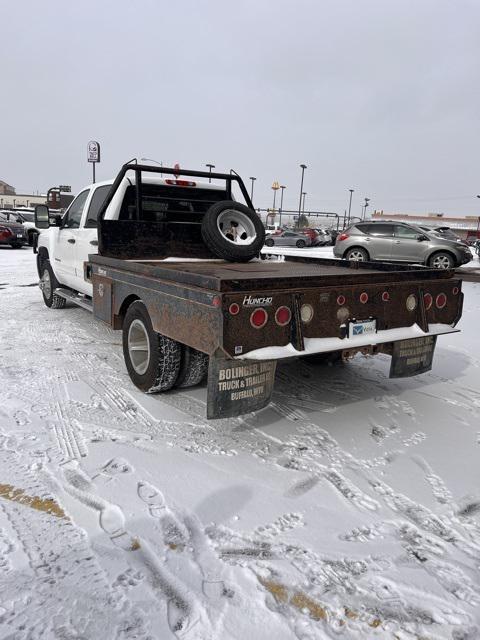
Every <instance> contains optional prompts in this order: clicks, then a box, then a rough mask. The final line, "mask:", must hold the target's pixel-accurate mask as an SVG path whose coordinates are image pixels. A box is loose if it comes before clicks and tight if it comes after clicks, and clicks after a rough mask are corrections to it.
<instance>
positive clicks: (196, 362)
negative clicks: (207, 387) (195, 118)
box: [175, 345, 208, 389]
mask: <svg viewBox="0 0 480 640" xmlns="http://www.w3.org/2000/svg"><path fill="white" fill-rule="evenodd" d="M207 373H208V356H207V354H206V353H202V352H201V351H197V349H192V348H191V347H187V346H186V345H185V346H184V347H183V353H182V362H181V365H180V372H179V374H178V378H177V381H176V383H175V386H176V387H179V388H180V389H186V388H187V387H194V386H196V385H197V384H200V383H201V382H202V381H203V380H204V379H205V376H206V375H207Z"/></svg>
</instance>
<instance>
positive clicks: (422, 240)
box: [417, 234, 430, 242]
mask: <svg viewBox="0 0 480 640" xmlns="http://www.w3.org/2000/svg"><path fill="white" fill-rule="evenodd" d="M429 239H430V238H429V237H428V236H424V235H423V234H422V235H420V236H417V240H418V241H419V242H425V241H426V240H427V241H428V240H429Z"/></svg>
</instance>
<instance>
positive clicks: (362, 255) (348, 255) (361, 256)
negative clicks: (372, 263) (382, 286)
mask: <svg viewBox="0 0 480 640" xmlns="http://www.w3.org/2000/svg"><path fill="white" fill-rule="evenodd" d="M343 257H344V258H345V260H353V261H358V262H368V261H369V260H370V256H369V255H368V252H367V251H365V249H362V247H351V249H347V251H345V254H344V256H343Z"/></svg>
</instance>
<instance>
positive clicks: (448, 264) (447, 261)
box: [428, 251, 455, 269]
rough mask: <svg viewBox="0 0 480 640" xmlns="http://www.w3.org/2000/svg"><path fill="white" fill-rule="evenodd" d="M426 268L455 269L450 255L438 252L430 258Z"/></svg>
mask: <svg viewBox="0 0 480 640" xmlns="http://www.w3.org/2000/svg"><path fill="white" fill-rule="evenodd" d="M428 266H429V267H432V268H433V269H453V268H454V267H455V261H454V259H453V257H452V256H451V254H450V253H447V252H446V251H439V252H438V253H434V254H433V256H430V258H429V260H428Z"/></svg>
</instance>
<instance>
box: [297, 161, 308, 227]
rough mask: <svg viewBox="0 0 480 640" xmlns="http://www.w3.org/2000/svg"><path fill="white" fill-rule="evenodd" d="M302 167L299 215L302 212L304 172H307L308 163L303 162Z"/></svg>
mask: <svg viewBox="0 0 480 640" xmlns="http://www.w3.org/2000/svg"><path fill="white" fill-rule="evenodd" d="M300 167H301V169H302V180H301V182H300V200H299V202H298V215H300V213H301V212H302V193H303V174H304V173H305V169H306V168H307V165H306V164H301V165H300Z"/></svg>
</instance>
